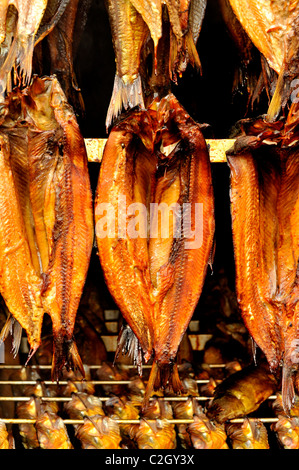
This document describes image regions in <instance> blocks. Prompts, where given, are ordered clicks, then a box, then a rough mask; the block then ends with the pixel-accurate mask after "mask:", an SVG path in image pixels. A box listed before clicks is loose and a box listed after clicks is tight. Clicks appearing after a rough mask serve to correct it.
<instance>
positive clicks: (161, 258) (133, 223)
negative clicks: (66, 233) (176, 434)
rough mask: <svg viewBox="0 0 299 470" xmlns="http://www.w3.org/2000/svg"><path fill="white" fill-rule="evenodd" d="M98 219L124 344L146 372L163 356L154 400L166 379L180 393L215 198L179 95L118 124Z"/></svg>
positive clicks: (153, 377) (106, 160)
mask: <svg viewBox="0 0 299 470" xmlns="http://www.w3.org/2000/svg"><path fill="white" fill-rule="evenodd" d="M136 211H137V214H138V215H136ZM95 220H96V236H97V243H98V250H99V256H100V260H101V264H102V268H103V271H104V275H105V279H106V282H107V285H108V287H109V289H110V292H111V294H112V296H113V297H114V299H115V301H116V303H117V304H118V306H119V308H120V310H121V312H122V314H123V316H124V318H125V320H126V322H127V324H128V325H127V326H126V327H124V329H123V331H122V335H121V337H120V342H119V349H123V350H124V351H129V352H130V353H132V355H133V356H134V360H135V362H136V363H137V364H138V365H139V370H140V368H141V362H142V356H143V357H144V360H145V362H147V361H148V360H149V359H150V358H151V357H152V356H153V358H154V363H153V366H152V371H151V374H150V378H149V381H148V385H147V392H146V397H145V400H147V399H148V397H149V396H150V393H151V391H152V389H153V388H159V386H160V385H162V386H163V387H166V386H167V384H170V386H172V387H173V389H174V390H175V391H178V390H179V389H180V381H179V377H178V372H177V368H176V365H175V358H176V354H177V350H178V347H179V344H180V341H181V339H182V337H183V335H184V333H185V331H186V329H187V327H188V324H189V321H190V319H191V317H192V314H193V311H194V309H195V306H196V304H197V301H198V299H199V296H200V293H201V290H202V286H203V282H204V279H205V274H206V270H207V265H208V262H209V257H210V253H211V250H212V245H213V237H214V201H213V188H212V182H211V170H210V161H209V155H208V151H207V147H206V144H205V141H204V138H203V136H202V133H201V131H200V126H199V125H198V124H196V123H195V122H194V121H193V120H192V119H191V117H190V116H189V115H188V114H187V112H186V111H185V110H184V109H183V107H182V106H181V105H180V104H179V103H178V101H177V100H176V98H175V97H174V96H173V95H172V94H169V95H167V96H165V97H164V98H162V99H161V100H160V101H159V100H158V99H157V100H156V101H154V102H153V103H152V106H151V107H150V109H148V111H132V112H130V113H129V114H128V116H127V117H126V118H125V119H123V120H122V121H120V122H119V124H117V125H115V127H114V128H113V129H112V131H111V133H110V135H109V138H108V141H107V144H106V146H105V150H104V155H103V160H102V166H101V171H100V178H99V183H98V188H97V195H96V203H95Z"/></svg>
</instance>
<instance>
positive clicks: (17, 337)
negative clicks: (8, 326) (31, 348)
mask: <svg viewBox="0 0 299 470" xmlns="http://www.w3.org/2000/svg"><path fill="white" fill-rule="evenodd" d="M22 331H23V328H22V326H21V325H20V323H19V322H18V321H17V320H15V321H14V323H13V330H12V348H11V352H12V355H13V358H14V359H15V358H16V356H17V354H18V352H19V348H20V344H21V339H22ZM37 348H38V346H37ZM37 348H36V349H37Z"/></svg>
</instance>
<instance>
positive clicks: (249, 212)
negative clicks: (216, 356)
mask: <svg viewBox="0 0 299 470" xmlns="http://www.w3.org/2000/svg"><path fill="white" fill-rule="evenodd" d="M296 106H297V108H296ZM296 109H298V104H296V103H294V105H293V106H292V107H291V109H290V112H289V115H288V118H287V119H286V120H282V119H281V120H279V121H276V122H274V123H268V122H267V121H266V120H265V119H263V118H259V119H256V120H253V121H251V120H248V121H244V122H243V125H242V130H243V133H242V136H240V137H239V138H238V139H237V141H236V143H235V147H234V150H233V151H232V152H231V154H230V155H228V163H229V166H230V170H231V192H230V195H231V213H232V228H233V240H234V253H235V263H236V290H237V295H238V301H239V305H240V307H241V313H242V316H243V319H244V323H245V325H246V327H247V329H248V331H249V333H250V334H251V335H252V337H253V339H254V341H255V342H256V344H257V345H258V346H259V347H260V348H261V349H262V350H263V352H264V354H265V355H266V357H267V360H268V362H269V364H270V367H271V369H272V370H273V371H275V370H278V367H279V366H280V365H281V364H282V363H283V375H282V397H283V404H284V408H285V410H290V408H291V406H292V402H293V398H294V386H293V381H292V376H293V372H294V370H295V369H296V367H297V363H298V358H297V355H298V338H299V336H298V312H299V310H298V309H299V302H298V299H299V290H298V289H299V283H298V258H299V248H298V247H299V243H298V237H299V184H298V181H299V159H298V143H297V142H298V111H296Z"/></svg>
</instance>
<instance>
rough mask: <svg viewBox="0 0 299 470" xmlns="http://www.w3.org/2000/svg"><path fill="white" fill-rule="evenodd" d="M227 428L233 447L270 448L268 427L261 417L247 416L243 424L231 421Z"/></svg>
mask: <svg viewBox="0 0 299 470" xmlns="http://www.w3.org/2000/svg"><path fill="white" fill-rule="evenodd" d="M225 430H226V433H227V436H228V437H229V439H230V441H231V446H232V448H233V449H269V448H270V446H269V442H268V433H267V429H266V427H265V426H264V424H263V423H262V422H261V421H260V420H259V419H256V418H245V419H244V421H243V423H242V424H237V423H229V424H228V425H227V426H226V428H225Z"/></svg>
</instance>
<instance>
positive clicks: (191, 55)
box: [185, 30, 202, 73]
mask: <svg viewBox="0 0 299 470" xmlns="http://www.w3.org/2000/svg"><path fill="white" fill-rule="evenodd" d="M185 44H186V49H187V51H188V59H189V62H190V64H191V65H192V67H195V68H196V70H197V71H199V72H200V73H202V67H201V62H200V58H199V55H198V52H197V49H196V45H195V43H194V39H193V36H192V32H191V30H189V31H188V32H187V33H186V35H185Z"/></svg>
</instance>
